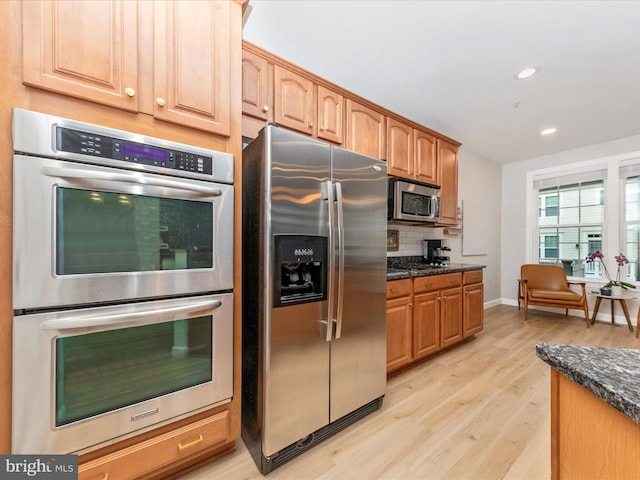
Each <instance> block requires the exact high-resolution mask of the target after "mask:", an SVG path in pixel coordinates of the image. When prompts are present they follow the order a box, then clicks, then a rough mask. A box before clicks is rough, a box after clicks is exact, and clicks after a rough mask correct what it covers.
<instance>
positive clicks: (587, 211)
mask: <svg viewBox="0 0 640 480" xmlns="http://www.w3.org/2000/svg"><path fill="white" fill-rule="evenodd" d="M556 194H557V197H556ZM556 202H557V203H556ZM556 205H557V211H556V210H555V208H556V207H555V206H556ZM639 205H640V203H639ZM556 213H557V214H558V216H557V217H556V216H555V214H556ZM538 214H539V217H538V233H539V237H538V242H539V245H538V247H539V248H538V251H539V258H540V263H553V262H554V261H555V263H557V264H560V265H562V267H563V268H564V270H565V272H566V273H567V275H569V276H577V277H584V276H592V277H594V276H599V275H600V266H599V262H597V263H596V264H587V263H586V261H585V258H586V256H587V255H588V254H589V253H591V252H594V251H596V250H602V223H603V222H604V182H603V181H602V180H597V181H592V182H585V183H576V184H571V185H561V186H559V187H558V188H547V189H543V190H540V191H539V197H538ZM549 214H553V216H552V215H549ZM553 222H556V223H553ZM587 224H588V226H586V225H587Z"/></svg>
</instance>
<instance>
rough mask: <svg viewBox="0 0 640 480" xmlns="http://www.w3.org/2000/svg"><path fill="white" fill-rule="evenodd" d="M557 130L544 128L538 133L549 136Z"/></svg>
mask: <svg viewBox="0 0 640 480" xmlns="http://www.w3.org/2000/svg"><path fill="white" fill-rule="evenodd" d="M557 130H558V129H557V128H545V129H544V130H542V131H541V132H540V135H551V134H552V133H556V131H557Z"/></svg>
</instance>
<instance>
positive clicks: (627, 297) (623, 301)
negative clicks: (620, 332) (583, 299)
mask: <svg viewBox="0 0 640 480" xmlns="http://www.w3.org/2000/svg"><path fill="white" fill-rule="evenodd" d="M592 295H595V296H596V305H595V307H594V309H593V317H591V325H593V324H594V323H595V321H596V317H597V316H598V309H599V308H600V303H602V300H603V299H604V300H610V301H611V323H612V324H613V323H614V309H615V304H616V300H617V301H618V302H620V306H621V307H622V311H623V312H624V318H625V319H626V320H627V325H628V326H629V331H630V332H632V333H633V327H632V326H631V319H630V318H629V310H628V309H627V302H626V300H631V299H634V298H636V296H635V295H601V294H599V293H593V294H592Z"/></svg>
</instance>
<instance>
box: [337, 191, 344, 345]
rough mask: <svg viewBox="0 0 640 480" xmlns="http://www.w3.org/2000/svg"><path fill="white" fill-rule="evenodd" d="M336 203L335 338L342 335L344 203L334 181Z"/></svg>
mask: <svg viewBox="0 0 640 480" xmlns="http://www.w3.org/2000/svg"><path fill="white" fill-rule="evenodd" d="M336 205H337V207H338V215H337V217H338V228H337V237H338V287H337V290H338V292H337V293H338V308H337V313H336V320H337V322H336V333H335V338H340V336H341V335H342V313H343V310H344V205H343V202H342V184H341V183H340V182H336Z"/></svg>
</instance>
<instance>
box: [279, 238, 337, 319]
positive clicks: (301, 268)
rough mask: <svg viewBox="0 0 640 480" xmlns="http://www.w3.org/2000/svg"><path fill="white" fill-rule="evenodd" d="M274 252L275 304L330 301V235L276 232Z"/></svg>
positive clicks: (287, 304) (281, 305) (280, 305)
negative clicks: (328, 261)
mask: <svg viewBox="0 0 640 480" xmlns="http://www.w3.org/2000/svg"><path fill="white" fill-rule="evenodd" d="M274 255H275V258H274V262H273V270H274V271H273V290H274V292H273V293H274V295H273V306H274V307H285V306H289V305H295V304H298V303H308V302H317V301H321V300H326V298H327V238H326V237H318V236H307V235H276V236H275V237H274Z"/></svg>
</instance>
